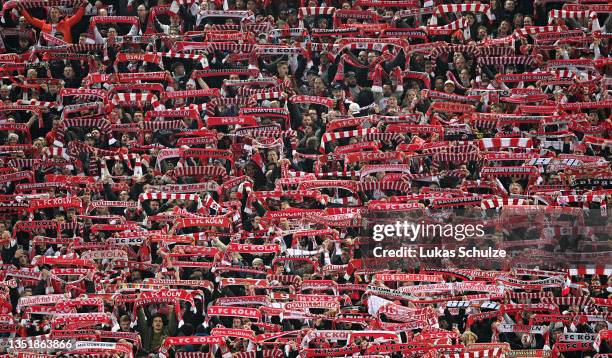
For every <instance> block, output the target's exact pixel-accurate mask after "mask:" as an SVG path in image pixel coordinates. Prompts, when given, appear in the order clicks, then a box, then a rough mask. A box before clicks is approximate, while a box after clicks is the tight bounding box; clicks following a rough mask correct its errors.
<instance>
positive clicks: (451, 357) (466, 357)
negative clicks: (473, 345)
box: [441, 348, 504, 358]
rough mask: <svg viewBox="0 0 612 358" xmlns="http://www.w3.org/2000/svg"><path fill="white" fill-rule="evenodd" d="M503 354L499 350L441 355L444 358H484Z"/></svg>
mask: <svg viewBox="0 0 612 358" xmlns="http://www.w3.org/2000/svg"><path fill="white" fill-rule="evenodd" d="M503 353H504V351H503V350H502V349H501V348H493V349H485V350H481V351H473V352H462V353H451V354H442V355H441V357H444V358H484V357H499V356H501V355H502V354H503Z"/></svg>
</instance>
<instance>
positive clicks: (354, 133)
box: [319, 128, 378, 153]
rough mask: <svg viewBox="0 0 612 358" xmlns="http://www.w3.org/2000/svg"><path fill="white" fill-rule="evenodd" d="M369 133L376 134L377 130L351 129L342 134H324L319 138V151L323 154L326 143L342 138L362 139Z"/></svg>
mask: <svg viewBox="0 0 612 358" xmlns="http://www.w3.org/2000/svg"><path fill="white" fill-rule="evenodd" d="M371 133H378V128H364V129H353V130H350V131H344V132H333V133H329V132H328V133H325V134H324V135H323V137H322V138H321V147H320V148H319V151H320V152H321V153H325V143H327V142H330V141H333V140H338V139H344V138H353V137H362V136H365V135H367V134H371Z"/></svg>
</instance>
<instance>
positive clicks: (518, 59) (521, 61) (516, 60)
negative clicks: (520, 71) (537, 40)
mask: <svg viewBox="0 0 612 358" xmlns="http://www.w3.org/2000/svg"><path fill="white" fill-rule="evenodd" d="M478 64H479V65H492V66H504V65H534V64H536V58H535V57H533V56H504V57H489V56H487V57H479V58H478Z"/></svg>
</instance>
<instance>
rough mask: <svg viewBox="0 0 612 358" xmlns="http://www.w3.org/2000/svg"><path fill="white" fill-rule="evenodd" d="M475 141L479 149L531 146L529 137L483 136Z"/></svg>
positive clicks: (531, 142)
mask: <svg viewBox="0 0 612 358" xmlns="http://www.w3.org/2000/svg"><path fill="white" fill-rule="evenodd" d="M477 143H478V146H479V147H480V149H481V150H495V149H501V148H532V147H533V141H532V140H531V138H484V139H480V140H478V142H477Z"/></svg>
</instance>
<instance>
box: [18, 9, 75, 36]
mask: <svg viewBox="0 0 612 358" xmlns="http://www.w3.org/2000/svg"><path fill="white" fill-rule="evenodd" d="M22 15H23V17H25V19H26V21H27V22H29V23H30V24H32V25H34V26H36V27H38V28H39V29H41V30H42V32H45V33H48V34H50V33H51V32H52V31H53V25H54V24H51V23H48V22H46V21H43V20H41V19H37V18H35V17H32V15H30V13H29V12H27V10H23V12H22ZM83 15H85V6H81V7H80V8H79V10H77V12H76V13H75V14H74V15H72V16H70V17H64V18H63V19H61V20H60V21H59V22H58V23H57V24H55V26H56V27H55V31H57V32H61V33H62V34H64V41H66V42H68V43H72V34H71V33H70V29H71V28H72V26H74V25H76V24H77V23H78V22H79V21H81V19H82V18H83Z"/></svg>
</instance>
